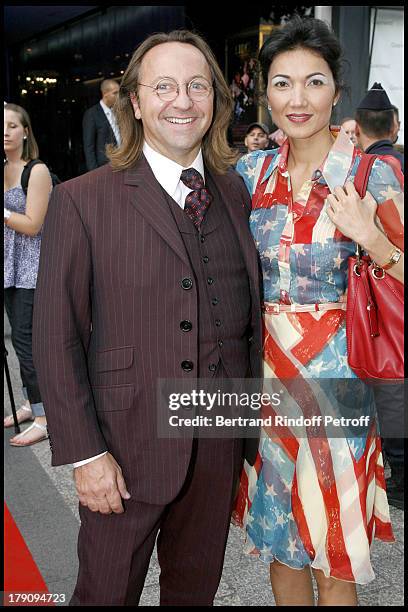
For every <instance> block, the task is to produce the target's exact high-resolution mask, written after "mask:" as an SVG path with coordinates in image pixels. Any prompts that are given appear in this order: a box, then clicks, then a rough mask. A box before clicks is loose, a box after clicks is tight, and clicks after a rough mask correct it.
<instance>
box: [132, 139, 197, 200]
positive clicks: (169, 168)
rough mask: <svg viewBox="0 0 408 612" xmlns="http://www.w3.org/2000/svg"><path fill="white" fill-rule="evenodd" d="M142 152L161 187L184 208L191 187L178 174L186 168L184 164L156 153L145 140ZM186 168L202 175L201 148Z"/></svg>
mask: <svg viewBox="0 0 408 612" xmlns="http://www.w3.org/2000/svg"><path fill="white" fill-rule="evenodd" d="M143 153H144V156H145V157H146V160H147V163H148V164H149V166H150V167H151V169H152V171H153V174H154V176H155V178H156V180H157V181H158V183H160V185H161V186H162V187H163V189H164V190H165V191H166V192H167V193H168V194H169V196H171V197H172V198H173V200H175V201H176V202H177V204H178V205H179V206H180V208H183V209H184V203H185V200H186V197H187V196H188V194H189V193H191V191H193V190H192V189H190V188H189V187H187V186H186V185H185V184H184V183H183V182H182V181H181V180H180V176H181V173H182V172H183V170H187V168H185V167H184V166H180V164H178V163H177V162H175V161H173V160H172V159H170V158H169V157H165V156H164V155H162V154H161V153H158V152H157V151H155V150H154V149H152V147H151V146H150V145H148V144H147V142H145V143H144V145H143ZM188 168H194V170H197V172H199V173H200V174H201V176H202V177H203V180H204V183H205V176H204V162H203V154H202V152H201V149H200V150H199V152H198V155H197V157H196V158H195V160H194V161H193V162H192V163H191V164H190V165H189V166H188Z"/></svg>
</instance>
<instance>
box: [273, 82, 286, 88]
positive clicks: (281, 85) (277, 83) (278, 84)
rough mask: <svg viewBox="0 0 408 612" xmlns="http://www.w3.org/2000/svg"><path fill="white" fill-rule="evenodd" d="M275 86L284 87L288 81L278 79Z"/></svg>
mask: <svg viewBox="0 0 408 612" xmlns="http://www.w3.org/2000/svg"><path fill="white" fill-rule="evenodd" d="M274 86H275V87H278V88H279V89H282V88H283V87H287V86H288V82H287V81H276V82H275V83H274Z"/></svg>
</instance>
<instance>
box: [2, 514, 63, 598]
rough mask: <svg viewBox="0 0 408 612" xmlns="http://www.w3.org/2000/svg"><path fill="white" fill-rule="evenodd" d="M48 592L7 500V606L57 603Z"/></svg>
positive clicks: (5, 529) (5, 562)
mask: <svg viewBox="0 0 408 612" xmlns="http://www.w3.org/2000/svg"><path fill="white" fill-rule="evenodd" d="M48 593H49V591H48V588H47V585H46V584H45V582H44V579H43V577H42V576H41V574H40V571H39V569H38V567H37V565H36V563H35V561H34V559H33V557H32V556H31V553H30V551H29V550H28V548H27V546H26V543H25V542H24V539H23V536H22V535H21V533H20V531H19V529H18V527H17V525H16V523H15V522H14V520H13V517H12V516H11V514H10V512H9V509H8V508H7V505H6V504H4V606H35V605H37V606H53V605H55V604H54V603H53V602H48V597H47V595H48ZM18 594H20V595H18ZM41 595H42V598H41Z"/></svg>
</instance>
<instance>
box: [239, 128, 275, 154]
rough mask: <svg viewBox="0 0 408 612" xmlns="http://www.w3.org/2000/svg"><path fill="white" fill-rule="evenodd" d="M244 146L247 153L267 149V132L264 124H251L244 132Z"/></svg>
mask: <svg viewBox="0 0 408 612" xmlns="http://www.w3.org/2000/svg"><path fill="white" fill-rule="evenodd" d="M244 143H245V146H246V148H247V153H252V151H259V150H260V149H267V148H268V145H269V130H268V128H267V126H266V125H265V124H264V123H251V125H249V126H248V129H247V131H246V135H245V140H244Z"/></svg>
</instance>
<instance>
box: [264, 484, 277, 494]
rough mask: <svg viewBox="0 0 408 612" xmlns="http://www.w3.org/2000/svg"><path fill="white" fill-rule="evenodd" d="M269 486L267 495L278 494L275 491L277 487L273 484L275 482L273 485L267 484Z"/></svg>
mask: <svg viewBox="0 0 408 612" xmlns="http://www.w3.org/2000/svg"><path fill="white" fill-rule="evenodd" d="M266 488H267V492H266V493H265V495H269V496H271V497H275V496H276V495H277V492H276V491H275V487H274V486H273V484H271V485H268V484H267V485H266Z"/></svg>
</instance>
